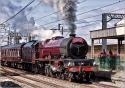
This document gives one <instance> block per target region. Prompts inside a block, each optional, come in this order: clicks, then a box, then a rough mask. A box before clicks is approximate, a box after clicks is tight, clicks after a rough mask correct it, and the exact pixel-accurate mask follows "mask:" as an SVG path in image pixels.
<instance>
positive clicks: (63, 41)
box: [1, 34, 94, 81]
mask: <svg viewBox="0 0 125 88" xmlns="http://www.w3.org/2000/svg"><path fill="white" fill-rule="evenodd" d="M87 52H88V44H87V42H86V40H85V39H83V38H81V37H76V36H75V35H74V34H72V35H70V37H69V38H64V37H62V36H56V37H53V38H51V39H46V40H45V41H35V40H34V41H30V42H27V43H21V44H15V45H6V46H2V47H1V65H3V66H9V67H14V68H21V69H24V70H29V71H33V72H34V73H42V74H44V75H46V76H51V77H58V78H61V79H67V80H69V81H75V80H81V81H83V80H86V81H90V80H91V77H92V76H93V72H94V66H93V62H94V60H93V59H87V58H86V54H87Z"/></svg>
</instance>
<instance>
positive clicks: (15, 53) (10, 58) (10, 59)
mask: <svg viewBox="0 0 125 88" xmlns="http://www.w3.org/2000/svg"><path fill="white" fill-rule="evenodd" d="M23 45H24V43H22V44H16V45H6V46H2V47H1V64H2V65H8V66H11V67H16V66H17V65H19V64H20V63H21V62H22V57H21V56H22V50H21V49H22V47H23Z"/></svg>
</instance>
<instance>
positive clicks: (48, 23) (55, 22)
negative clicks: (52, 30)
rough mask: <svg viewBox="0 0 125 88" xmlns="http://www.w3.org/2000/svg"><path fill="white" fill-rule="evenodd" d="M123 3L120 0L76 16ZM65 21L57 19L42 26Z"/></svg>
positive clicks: (122, 0)
mask: <svg viewBox="0 0 125 88" xmlns="http://www.w3.org/2000/svg"><path fill="white" fill-rule="evenodd" d="M124 1H125V0H120V1H117V2H114V3H111V4H108V5H104V6H101V7H99V8H96V9H91V10H89V11H85V12H83V13H80V14H77V16H79V15H83V14H85V13H89V12H92V11H95V10H98V9H101V8H105V7H109V6H112V5H116V4H118V3H121V2H124ZM65 19H66V18H63V19H59V20H56V21H52V22H48V23H45V24H43V25H48V24H52V23H56V22H58V21H62V20H65ZM43 25H40V26H43Z"/></svg>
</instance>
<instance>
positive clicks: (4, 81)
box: [0, 77, 33, 88]
mask: <svg viewBox="0 0 125 88" xmlns="http://www.w3.org/2000/svg"><path fill="white" fill-rule="evenodd" d="M0 88H33V87H31V86H29V85H26V84H23V83H20V82H17V81H15V80H12V79H9V78H7V77H0Z"/></svg>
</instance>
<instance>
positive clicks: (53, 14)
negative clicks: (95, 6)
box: [35, 0, 87, 21]
mask: <svg viewBox="0 0 125 88" xmlns="http://www.w3.org/2000/svg"><path fill="white" fill-rule="evenodd" d="M85 1H87V0H83V1H81V2H79V3H78V4H82V3H84V2H85ZM59 12H60V11H55V12H53V13H49V14H47V15H45V16H42V17H39V18H37V19H35V21H38V20H41V19H43V18H46V17H48V16H51V15H54V14H56V13H59Z"/></svg>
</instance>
